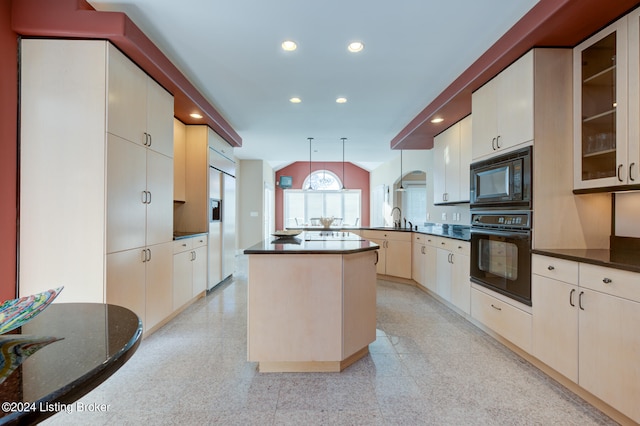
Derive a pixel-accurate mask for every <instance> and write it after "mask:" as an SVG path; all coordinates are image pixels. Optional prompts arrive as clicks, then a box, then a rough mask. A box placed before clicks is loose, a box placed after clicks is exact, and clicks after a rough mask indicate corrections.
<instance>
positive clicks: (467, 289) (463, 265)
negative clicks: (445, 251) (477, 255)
mask: <svg viewBox="0 0 640 426" xmlns="http://www.w3.org/2000/svg"><path fill="white" fill-rule="evenodd" d="M451 260H452V262H453V268H452V277H451V303H453V304H454V305H455V306H456V307H458V308H459V309H460V310H461V311H462V312H464V313H466V314H469V313H470V312H471V283H470V282H469V270H470V257H469V256H466V255H463V254H460V253H454V254H453V256H452V257H451Z"/></svg>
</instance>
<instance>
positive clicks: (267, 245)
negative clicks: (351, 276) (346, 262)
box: [244, 230, 379, 254]
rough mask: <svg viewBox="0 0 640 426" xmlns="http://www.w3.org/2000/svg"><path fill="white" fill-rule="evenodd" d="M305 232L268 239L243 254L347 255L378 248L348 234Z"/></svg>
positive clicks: (374, 244) (369, 242)
mask: <svg viewBox="0 0 640 426" xmlns="http://www.w3.org/2000/svg"><path fill="white" fill-rule="evenodd" d="M326 233H327V232H326V230H323V232H321V231H320V230H318V231H305V232H303V233H301V234H300V235H298V236H296V237H287V238H276V237H273V238H269V239H266V240H263V241H261V242H259V243H258V244H255V245H253V246H251V247H249V248H247V249H245V250H244V254H349V253H358V252H361V251H367V250H376V249H378V248H379V246H378V245H377V244H376V243H374V242H371V241H369V240H364V239H362V238H360V237H359V236H357V235H355V234H352V233H350V232H337V231H336V230H334V231H331V230H329V233H330V234H333V235H321V234H326Z"/></svg>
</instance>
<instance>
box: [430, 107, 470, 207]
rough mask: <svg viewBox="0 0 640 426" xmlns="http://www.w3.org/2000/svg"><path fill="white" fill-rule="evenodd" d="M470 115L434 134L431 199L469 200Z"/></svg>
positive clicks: (446, 201)
mask: <svg viewBox="0 0 640 426" xmlns="http://www.w3.org/2000/svg"><path fill="white" fill-rule="evenodd" d="M471 127H472V126H471V116H468V117H466V118H464V119H462V120H461V121H459V122H457V123H456V124H454V125H453V126H451V127H450V128H448V129H447V130H445V131H444V132H442V133H440V134H439V135H437V136H436V137H435V139H434V145H433V158H434V161H433V202H434V204H447V203H448V204H453V203H462V202H468V201H469V165H470V163H471V137H472V136H471Z"/></svg>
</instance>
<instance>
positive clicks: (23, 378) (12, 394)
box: [0, 303, 142, 424]
mask: <svg viewBox="0 0 640 426" xmlns="http://www.w3.org/2000/svg"><path fill="white" fill-rule="evenodd" d="M16 331H17V332H18V333H19V334H28V335H36V336H53V337H58V338H63V340H60V341H57V342H53V343H51V344H49V345H47V346H45V347H43V348H41V349H40V350H39V351H37V352H36V353H34V354H33V355H31V356H30V357H28V358H27V359H26V360H25V361H24V362H23V363H22V364H21V365H20V366H19V367H18V368H17V369H16V370H14V371H13V372H12V373H11V374H10V375H9V376H8V377H7V379H6V380H5V381H4V382H3V383H2V384H0V402H1V403H3V404H2V409H1V410H0V424H34V423H37V422H40V421H42V420H44V419H46V418H47V417H50V416H52V415H54V414H56V413H57V412H58V411H60V410H61V409H64V407H65V406H67V405H71V404H73V403H74V402H75V401H77V400H78V399H79V398H80V397H82V396H83V395H85V394H87V393H88V392H89V391H91V390H92V389H94V388H95V387H96V386H98V385H99V384H100V383H102V382H104V381H105V380H106V379H107V378H108V377H109V376H111V375H112V374H113V373H115V372H116V371H117V370H118V369H119V368H120V367H122V366H123V365H124V363H125V362H127V360H128V359H129V358H131V356H132V355H133V354H134V352H135V351H136V350H137V348H138V346H139V345H140V341H141V339H142V322H141V321H140V319H139V318H138V316H137V315H136V314H134V313H133V312H131V311H130V310H128V309H126V308H123V307H121V306H115V305H107V304H100V303H53V304H51V305H50V306H48V307H47V308H46V309H45V310H44V312H42V313H41V314H40V315H38V316H37V317H35V318H34V319H33V320H31V321H30V322H28V323H27V324H25V325H24V326H22V327H21V329H17V330H16ZM96 408H97V409H99V408H100V407H96Z"/></svg>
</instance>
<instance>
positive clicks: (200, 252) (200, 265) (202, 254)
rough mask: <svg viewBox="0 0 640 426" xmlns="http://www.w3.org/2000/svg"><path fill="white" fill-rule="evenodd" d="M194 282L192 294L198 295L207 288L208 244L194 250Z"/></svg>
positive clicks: (193, 295)
mask: <svg viewBox="0 0 640 426" xmlns="http://www.w3.org/2000/svg"><path fill="white" fill-rule="evenodd" d="M191 263H192V266H193V284H192V291H191V296H192V297H196V296H198V295H199V294H200V293H202V292H203V291H205V290H206V289H207V246H202V247H197V248H196V249H194V250H193V261H192V262H191Z"/></svg>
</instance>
